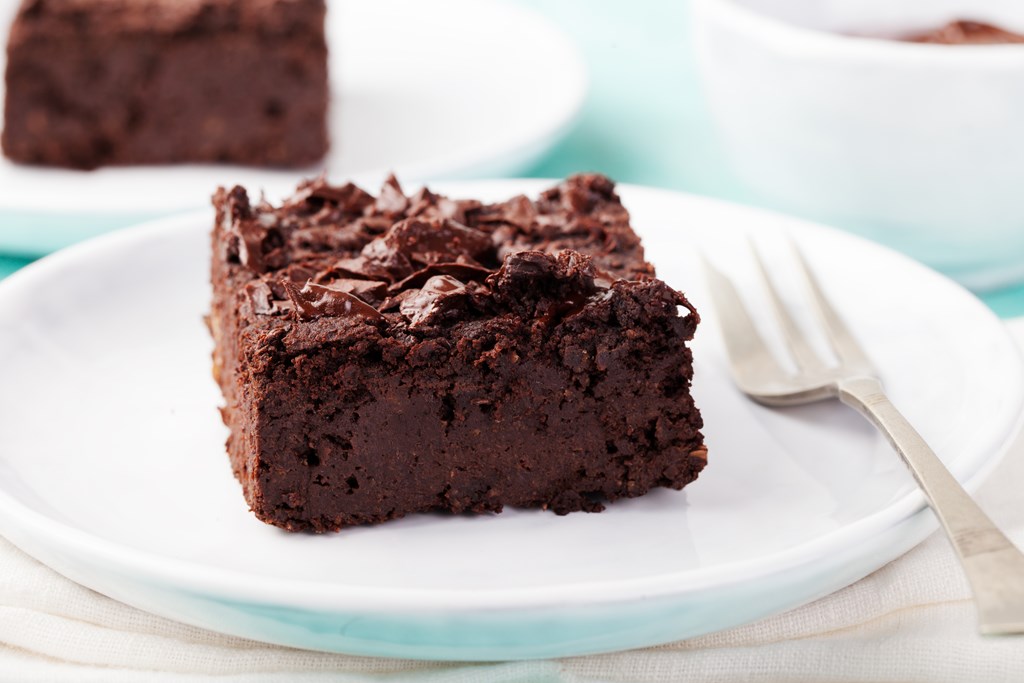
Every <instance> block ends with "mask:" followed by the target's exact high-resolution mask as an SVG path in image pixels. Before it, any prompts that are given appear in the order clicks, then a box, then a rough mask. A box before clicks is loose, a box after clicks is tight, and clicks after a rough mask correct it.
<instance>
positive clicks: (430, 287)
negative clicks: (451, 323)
mask: <svg viewBox="0 0 1024 683" xmlns="http://www.w3.org/2000/svg"><path fill="white" fill-rule="evenodd" d="M465 294H466V286H465V285H464V284H462V283H461V282H459V281H458V280H456V279H455V278H453V277H451V276H449V275H435V276H434V277H432V278H430V279H429V280H427V281H426V283H424V285H423V287H422V288H421V289H420V290H419V291H418V292H416V293H415V294H414V295H413V296H410V297H408V298H406V299H404V300H403V301H402V303H401V305H400V309H399V310H400V311H401V313H402V315H404V316H405V317H406V318H408V319H409V324H410V325H411V326H413V327H415V326H418V325H422V324H424V323H427V322H430V321H431V319H432V318H434V317H435V316H436V315H437V314H438V313H441V312H443V311H444V310H447V309H448V308H450V307H451V306H452V305H455V304H456V303H457V302H460V301H461V300H463V299H465Z"/></svg>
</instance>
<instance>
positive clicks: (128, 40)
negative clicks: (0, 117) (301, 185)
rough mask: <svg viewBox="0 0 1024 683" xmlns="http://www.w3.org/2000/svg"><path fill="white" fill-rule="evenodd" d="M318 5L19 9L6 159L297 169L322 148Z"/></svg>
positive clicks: (207, 0)
mask: <svg viewBox="0 0 1024 683" xmlns="http://www.w3.org/2000/svg"><path fill="white" fill-rule="evenodd" d="M324 16H325V5H324V0H60V1H59V2H53V1H51V0H23V2H22V4H21V6H20V9H19V11H18V13H17V15H16V17H15V19H14V23H13V24H12V27H11V32H10V38H9V41H8V45H7V72H6V81H7V86H6V101H5V105H4V129H3V135H2V145H3V151H4V154H6V155H7V156H8V157H10V158H11V159H13V160H14V161H18V162H23V163H29V164H46V165H53V166H65V167H72V168H81V169H89V168H95V167H97V166H102V165H106V164H164V163H171V162H231V163H237V164H249V165H261V166H263V165H269V166H302V165H305V164H310V163H313V162H315V161H316V160H318V159H320V158H321V157H322V156H323V155H324V153H325V152H326V150H327V144H328V138H327V121H326V114H327V105H328V90H327V44H326V42H325V38H324Z"/></svg>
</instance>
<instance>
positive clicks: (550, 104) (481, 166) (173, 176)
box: [0, 0, 587, 254]
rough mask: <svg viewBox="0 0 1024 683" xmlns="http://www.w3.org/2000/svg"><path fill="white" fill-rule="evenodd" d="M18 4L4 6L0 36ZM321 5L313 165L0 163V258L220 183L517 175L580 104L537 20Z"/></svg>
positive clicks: (553, 42)
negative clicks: (326, 93)
mask: <svg viewBox="0 0 1024 683" xmlns="http://www.w3.org/2000/svg"><path fill="white" fill-rule="evenodd" d="M16 5H17V2H16V0H0V35H2V36H4V37H6V33H7V31H6V28H7V24H8V21H9V17H10V16H12V15H13V11H14V8H15V6H16ZM329 7H330V10H329V12H328V19H327V36H328V42H329V46H330V73H331V85H332V93H333V100H332V106H331V112H330V117H331V119H330V127H331V136H332V138H333V147H332V149H331V151H330V153H329V155H328V157H327V158H326V159H325V160H324V163H323V164H322V165H320V166H316V167H311V168H307V169H301V170H298V171H296V170H279V171H275V170H267V169H258V168H249V167H237V166H224V165H220V166H218V165H176V166H175V165H170V166H150V167H137V166H133V167H105V168H101V169H97V170H95V171H84V172H83V171H69V170H61V169H54V168H40V167H29V166H24V165H18V164H13V163H11V162H10V161H8V160H7V159H6V158H4V157H0V217H3V218H4V223H5V225H4V228H5V229H3V230H0V250H5V251H9V252H21V253H31V254H41V253H45V252H47V251H49V250H52V249H54V248H56V247H59V246H64V245H66V244H69V243H71V242H73V241H77V240H81V239H83V238H85V237H88V236H91V235H94V234H97V233H98V232H101V231H105V230H109V229H110V228H111V227H112V225H113V224H115V223H116V224H119V225H125V223H124V222H118V221H117V220H116V219H117V218H118V217H119V216H122V217H127V218H128V219H129V220H131V218H132V217H133V216H158V215H163V214H167V213H169V212H172V211H181V210H188V209H199V208H203V207H204V206H205V205H206V204H207V203H208V200H209V195H210V192H211V188H215V187H217V185H228V184H236V183H238V184H242V185H245V186H247V187H250V188H265V189H267V190H268V191H270V192H271V193H272V194H274V193H280V192H283V191H287V190H289V189H291V188H293V187H294V186H295V182H296V180H297V178H299V177H302V176H311V175H315V174H316V173H318V172H319V171H320V170H321V169H322V168H326V169H328V171H329V172H330V173H331V175H332V176H333V177H352V176H360V175H366V176H369V177H378V176H382V175H383V174H384V173H385V172H387V171H390V170H394V171H395V172H397V173H399V175H400V176H401V177H402V178H403V179H424V178H428V177H430V178H436V177H456V176H459V177H473V176H508V175H514V174H516V173H517V172H519V171H521V170H523V169H524V168H527V167H529V166H530V165H531V164H532V162H534V161H535V160H536V159H537V158H539V157H540V156H541V155H542V154H543V152H544V151H546V150H547V149H548V148H549V147H550V146H551V144H553V143H554V142H555V141H556V140H557V139H558V137H559V136H560V135H561V134H562V133H563V132H565V131H566V130H567V129H568V127H569V125H570V124H571V123H572V121H573V119H574V118H575V116H576V114H577V113H578V111H579V108H580V107H581V105H582V104H583V99H584V96H585V94H586V87H587V78H586V69H585V67H584V64H583V60H582V57H581V56H580V54H579V52H578V50H577V49H576V47H575V46H574V45H573V43H572V42H571V41H570V40H569V39H568V38H567V37H566V36H565V35H564V34H563V33H562V32H561V31H559V30H558V29H557V28H555V27H554V26H553V25H552V24H551V23H550V22H548V21H547V20H546V19H544V18H543V17H542V16H540V15H538V14H536V13H534V12H533V11H532V10H529V9H526V8H522V7H518V6H516V5H513V4H508V3H503V2H494V1H477V0H432V1H431V2H429V3H426V2H417V0H373V1H372V2H367V1H362V2H360V1H357V0H341V1H332V2H330V3H329ZM3 52H4V51H2V50H0V67H2V65H3V64H2V62H3V59H4V56H3V54H2V53H3ZM0 99H3V91H2V84H0ZM62 214H63V216H62ZM83 215H84V218H83ZM62 217H63V220H61V218H62ZM135 222H138V221H137V220H136V221H135ZM13 226H22V227H21V228H19V229H15V228H14V227H13Z"/></svg>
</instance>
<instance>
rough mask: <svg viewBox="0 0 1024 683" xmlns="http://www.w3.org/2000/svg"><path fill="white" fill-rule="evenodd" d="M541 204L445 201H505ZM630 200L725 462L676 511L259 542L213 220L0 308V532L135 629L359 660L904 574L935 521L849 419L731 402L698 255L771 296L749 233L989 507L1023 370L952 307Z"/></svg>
mask: <svg viewBox="0 0 1024 683" xmlns="http://www.w3.org/2000/svg"><path fill="white" fill-rule="evenodd" d="M543 186H544V183H541V182H537V181H495V182H479V183H460V184H454V183H453V184H441V183H439V184H437V187H436V188H435V189H438V190H442V191H446V192H449V193H450V194H453V195H459V196H478V197H485V198H504V197H508V196H511V195H513V194H516V193H520V192H526V193H529V194H534V193H536V192H537V191H538V190H540V189H541V188H542V187H543ZM622 196H623V199H624V201H625V203H626V204H627V206H628V207H629V208H630V210H631V211H632V213H633V216H634V224H635V226H636V227H637V229H638V231H639V232H640V233H641V235H642V236H643V238H644V240H645V243H646V245H647V248H648V253H649V256H650V257H651V258H652V260H653V261H654V262H655V264H656V265H657V266H658V268H659V273H660V274H661V275H662V277H664V278H665V279H666V280H667V281H668V282H670V283H671V284H673V285H675V286H676V287H679V288H681V289H684V290H685V291H687V293H688V295H689V296H690V297H691V299H692V300H693V301H694V303H695V304H696V305H697V307H698V308H699V310H700V311H701V314H702V316H703V317H704V322H703V323H702V325H701V327H700V329H699V330H698V338H697V340H696V341H695V343H694V355H695V358H696V373H697V376H696V380H695V385H694V392H695V394H696V397H697V401H698V405H699V406H700V407H701V409H702V411H703V414H704V419H705V422H706V425H707V427H706V430H705V432H706V435H707V442H708V446H709V449H710V464H709V466H708V468H707V470H705V472H704V473H703V474H702V475H701V477H700V479H699V480H698V481H697V482H695V483H694V484H692V485H691V486H689V487H688V488H687V489H686V490H685V491H683V492H672V491H657V492H654V493H652V494H651V495H648V496H646V497H643V498H640V499H636V500H628V501H621V502H618V503H615V504H613V505H611V506H609V509H608V510H607V511H606V512H604V513H601V514H591V515H588V514H573V515H569V516H566V517H557V516H555V515H553V514H550V513H547V512H542V511H522V510H510V511H508V512H506V513H504V514H501V515H497V516H483V517H461V516H460V517H450V516H443V515H417V516H413V517H410V518H407V519H405V520H401V521H398V522H394V523H388V524H385V525H382V526H377V527H370V528H355V529H349V530H346V531H344V532H341V533H339V534H331V535H326V536H312V535H302V534H299V535H292V534H287V533H285V532H282V531H280V530H278V529H275V528H272V527H269V526H266V525H264V524H261V523H260V522H258V521H257V520H256V519H255V518H254V517H252V515H251V514H249V512H248V511H247V509H246V506H245V503H244V502H243V499H242V496H241V492H240V489H239V486H238V485H237V483H236V482H235V481H234V479H233V478H232V475H231V471H230V467H229V465H228V460H227V457H226V455H225V453H224V447H223V441H224V437H225V430H224V427H223V426H222V424H221V423H220V419H219V416H218V414H217V410H216V407H217V405H218V404H219V402H220V396H219V394H218V391H217V388H216V386H215V385H214V383H213V380H212V379H211V377H210V358H209V354H210V348H211V343H210V340H209V337H208V334H207V332H206V330H205V328H204V326H203V322H202V315H203V313H204V312H205V311H206V309H207V302H208V297H209V287H208V284H207V250H208V235H207V231H208V227H209V223H210V222H211V220H212V217H211V216H210V215H209V213H208V212H207V213H201V214H194V215H189V216H184V217H178V218H174V219H167V220H165V221H162V222H160V223H159V224H152V225H148V226H145V227H140V228H139V229H136V230H129V231H125V232H122V233H118V234H114V235H109V236H106V237H103V238H100V239H98V240H95V241H93V242H90V243H87V244H83V245H80V246H77V247H74V248H72V249H69V250H67V251H64V252H62V253H60V254H57V255H54V256H52V257H48V258H46V259H43V260H42V261H40V262H38V263H37V264H34V265H32V266H29V267H27V268H26V269H24V270H23V271H21V272H19V273H16V274H15V275H13V276H12V277H10V278H9V279H8V280H6V281H4V282H3V283H0V356H2V357H4V358H5V359H6V361H7V363H6V371H5V381H4V382H3V383H2V384H0V416H2V420H0V532H2V533H3V534H4V535H6V536H7V537H8V538H10V539H11V540H12V541H13V542H14V543H15V544H17V545H18V546H19V547H21V548H22V549H24V550H26V551H27V552H29V553H30V554H32V555H34V556H36V557H37V558H39V559H41V560H42V561H44V562H46V563H47V564H49V565H51V566H53V567H54V568H55V569H57V570H58V571H60V572H62V573H64V574H65V575H67V576H69V577H71V578H72V579H75V580H77V581H79V582H81V583H83V584H85V585H87V586H89V587H91V588H94V589H96V590H99V591H100V592H103V593H106V594H108V595H111V596H112V597H115V598H118V599H121V600H124V601H125V602H128V603H130V604H133V605H136V606H138V607H142V608H143V609H147V610H150V611H153V612H156V613H159V614H162V615H165V616H169V617H172V618H175V619H180V620H182V621H186V622H190V623H193V624H197V625H200V626H205V627H208V628H212V629H217V630H221V631H224V632H228V633H234V634H238V635H244V636H249V637H253V638H259V639H264V640H268V641H273V642H279V643H284V644H288V645H295V646H299V647H307V648H319V649H326V650H338V651H343V652H352V653H362V654H375V655H390V656H399V657H419V658H453V659H479V660H493V659H510V658H527V657H552V656H562V655H572V654H581V653H587V652H599V651H606V650H614V649H623V648H629V647H637V646H642V645H650V644H654V643H658V642H665V641H669V640H674V639H678V638H682V637H687V636H693V635H697V634H701V633H706V632H710V631H713V630H717V629H721V628H726V627H729V626H733V625H736V624H739V623H742V622H745V621H749V620H752V619H756V618H758V617H761V616H765V615H767V614H771V613H773V612H777V611H780V610H783V609H786V608H790V607H794V606H797V605H799V604H802V603H804V602H807V601H809V600H812V599H814V598H816V597H819V596H821V595H824V594H826V593H828V592H831V591H833V590H835V589H837V588H839V587H841V586H844V585H847V584H849V583H851V582H852V581H854V580H856V579H858V578H860V577H861V576H864V575H865V574H867V573H869V572H870V571H872V570H874V569H876V568H877V567H879V566H881V565H882V564H883V563H885V562H886V561H888V560H891V559H893V558H894V557H896V556H897V555H899V554H900V553H902V552H903V551H905V550H907V549H908V548H909V547H911V546H912V545H913V544H914V543H916V542H918V541H919V540H921V539H922V538H923V537H924V535H925V534H927V533H928V532H929V531H930V530H931V529H932V528H933V522H932V519H931V517H930V515H929V514H928V513H925V512H918V511H919V510H920V508H921V503H922V499H921V496H920V495H919V494H918V493H917V492H916V490H915V488H914V487H913V485H912V482H911V479H910V477H909V475H908V474H907V473H906V472H905V471H904V468H903V466H902V465H901V463H900V461H899V459H898V458H897V456H896V455H895V454H893V453H892V452H891V451H890V449H889V447H888V446H887V445H886V443H885V441H884V439H882V438H881V437H880V436H878V435H877V434H876V433H875V431H874V430H873V429H872V428H871V427H870V426H869V425H868V424H867V423H866V422H865V421H863V420H862V419H861V418H860V417H859V416H858V415H856V414H855V413H854V412H853V411H851V410H849V409H846V408H844V407H842V406H840V405H838V404H835V403H831V404H821V405H817V406H808V407H803V408H798V409H788V410H769V409H766V408H762V407H760V406H757V405H755V404H753V403H751V402H749V401H747V400H746V399H745V398H744V397H742V396H741V395H740V394H739V393H738V392H737V391H736V390H735V388H734V387H733V385H732V383H731V381H730V380H729V378H728V376H727V371H726V364H725V359H724V356H723V351H722V349H721V346H720V343H719V339H718V336H717V331H716V329H715V322H714V320H713V317H714V315H713V314H714V312H713V310H712V309H711V308H710V306H709V305H708V303H707V298H706V296H705V293H704V291H703V288H702V283H701V278H700V276H699V270H698V269H697V268H696V266H695V248H697V247H699V248H700V249H702V250H703V251H705V252H706V253H708V254H709V255H710V257H711V258H712V259H713V260H715V261H716V262H717V263H718V264H719V265H720V267H722V268H723V269H725V270H726V271H728V272H730V273H731V274H732V275H733V276H734V277H735V278H736V279H737V280H738V281H739V282H741V283H744V282H746V283H748V284H749V285H750V286H747V287H744V288H743V289H744V290H745V291H755V287H754V286H753V284H752V283H753V282H754V280H753V279H752V276H753V275H754V270H753V264H752V263H750V261H749V250H748V249H747V246H746V242H745V239H744V234H745V233H746V232H750V233H751V234H753V235H754V236H755V237H756V239H757V240H758V242H759V243H761V244H762V245H763V246H764V249H765V251H766V252H767V253H768V254H769V257H770V260H771V262H772V263H773V264H774V270H775V271H776V272H777V273H778V274H779V276H780V279H781V280H782V284H783V285H784V290H785V291H786V292H787V296H790V297H792V298H793V299H794V300H796V299H798V298H799V293H800V291H801V290H800V289H799V287H798V285H799V282H796V281H790V279H789V277H788V275H787V274H789V273H791V272H792V269H791V268H790V266H791V265H792V262H791V261H790V260H789V259H790V258H791V255H790V254H789V253H788V251H787V249H786V242H785V240H782V239H780V237H782V236H784V234H789V235H791V236H792V237H793V238H794V239H795V240H796V241H797V242H799V243H800V245H801V247H802V248H803V249H804V250H805V252H806V253H807V254H808V256H809V258H810V259H811V260H812V262H813V263H814V264H815V265H816V267H817V269H818V271H819V275H820V276H821V278H822V279H823V284H824V286H825V288H826V289H827V291H828V293H829V295H830V296H831V297H832V298H833V299H834V300H835V301H836V303H837V304H838V306H839V308H840V310H842V311H843V312H844V314H845V315H846V317H847V319H848V321H849V323H850V324H851V326H852V328H853V329H854V330H855V331H856V332H857V334H858V336H859V337H860V339H861V341H862V342H863V344H864V345H865V346H866V347H867V349H868V351H869V352H870V354H871V355H872V356H873V357H874V358H875V360H876V361H877V365H878V366H879V367H880V368H881V370H882V372H883V374H884V379H885V381H886V384H887V386H888V388H889V390H890V392H891V395H892V398H893V400H894V401H895V402H896V403H897V404H898V405H900V406H901V407H902V408H903V409H904V410H905V412H906V414H907V416H908V418H909V419H910V420H911V421H912V422H913V423H914V424H915V425H916V426H917V427H918V429H919V430H920V431H921V433H922V434H923V435H924V436H925V438H927V439H928V440H929V441H930V442H931V444H932V445H933V446H934V447H935V449H936V451H938V453H939V454H940V455H941V456H942V457H943V459H944V460H945V461H946V462H947V463H948V464H949V465H950V467H951V469H952V470H953V471H954V473H955V474H956V475H957V476H958V478H959V479H961V480H962V481H970V482H971V483H975V482H977V480H978V479H979V477H980V476H982V475H983V474H984V473H985V472H986V471H987V470H988V469H989V468H990V467H991V466H993V465H994V464H995V462H996V461H997V460H998V458H999V456H1000V455H1001V454H1002V452H1003V451H1004V449H1005V448H1006V447H1007V446H1008V444H1009V441H1010V439H1011V437H1012V436H1013V434H1014V432H1015V428H1016V423H1017V420H1018V417H1019V416H1020V415H1021V412H1022V408H1024V388H1022V387H1021V384H1020V381H1019V377H1020V376H1021V373H1022V372H1024V369H1022V363H1021V359H1020V357H1019V355H1018V353H1017V351H1016V349H1015V347H1014V346H1013V344H1012V342H1011V341H1010V339H1009V337H1008V335H1007V333H1006V331H1005V329H1004V328H1003V326H1002V324H1001V323H1000V322H999V321H998V319H996V318H995V316H993V315H992V314H991V313H990V312H989V311H988V310H987V309H986V308H985V307H984V306H983V305H982V304H981V303H980V302H978V301H977V300H976V299H975V298H973V297H972V296H971V295H970V294H968V293H967V292H965V291H964V290H962V289H961V288H959V287H958V286H957V285H955V284H953V283H952V282H950V281H948V280H946V279H945V278H943V277H941V276H939V275H936V274H935V273H933V272H931V271H929V270H927V269H925V268H923V267H922V266H919V265H917V264H915V263H913V262H911V261H910V260H908V259H906V258H905V257H902V256H899V255H897V254H895V253H893V252H890V251H887V250H885V249H883V248H881V247H878V246H875V245H872V244H870V243H867V242H864V241H862V240H859V239H857V238H854V237H851V236H848V235H845V234H843V233H839V232H836V231H832V230H829V229H825V228H821V227H815V226H813V225H809V224H806V223H802V222H798V221H795V220H792V219H788V218H785V217H782V216H778V215H773V214H768V213H763V212H760V211H756V210H752V209H746V208H740V207H734V206H730V205H727V204H722V203H718V202H713V201H710V200H704V199H698V198H694V197H689V196H685V195H680V194H675V193H670V192H664V191H656V190H648V189H642V188H634V187H625V188H622ZM751 299H752V301H751V303H752V305H753V306H754V308H755V310H757V311H764V310H765V307H764V306H762V305H761V304H762V303H763V302H761V301H759V299H758V298H756V297H751ZM766 333H767V332H766ZM769 336H771V335H769ZM772 338H773V339H774V338H775V337H774V336H772Z"/></svg>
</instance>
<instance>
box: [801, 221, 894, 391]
mask: <svg viewBox="0 0 1024 683" xmlns="http://www.w3.org/2000/svg"><path fill="white" fill-rule="evenodd" d="M790 247H791V248H792V250H793V253H795V254H796V260H797V262H798V263H799V265H800V269H801V270H802V271H803V274H804V277H805V278H806V279H807V285H808V287H809V288H810V290H811V294H812V295H813V297H812V298H813V299H814V304H815V308H817V310H818V314H819V316H820V318H821V321H822V323H823V324H824V325H825V329H826V331H827V332H828V335H827V336H828V340H829V343H831V344H832V349H833V350H834V351H835V352H836V356H838V357H839V360H840V362H842V363H843V364H844V365H847V366H850V367H852V368H853V369H856V370H860V371H864V372H867V373H870V374H876V372H875V369H874V364H873V363H872V362H871V359H870V358H868V355H867V353H865V352H864V349H862V348H861V346H860V344H858V343H857V340H856V339H855V338H854V336H853V334H852V333H851V332H850V330H849V328H848V327H847V326H846V323H844V322H843V319H842V318H840V317H839V313H837V312H836V310H835V308H833V307H832V304H830V303H829V301H828V299H827V298H826V297H825V292H824V291H822V289H821V284H820V283H819V282H818V277H817V276H816V275H815V274H814V271H813V270H812V269H811V266H810V264H808V262H807V258H806V257H805V256H804V253H803V251H802V250H801V249H800V247H798V246H797V244H796V242H794V241H793V240H792V239H790Z"/></svg>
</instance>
